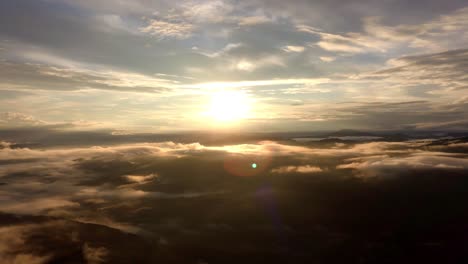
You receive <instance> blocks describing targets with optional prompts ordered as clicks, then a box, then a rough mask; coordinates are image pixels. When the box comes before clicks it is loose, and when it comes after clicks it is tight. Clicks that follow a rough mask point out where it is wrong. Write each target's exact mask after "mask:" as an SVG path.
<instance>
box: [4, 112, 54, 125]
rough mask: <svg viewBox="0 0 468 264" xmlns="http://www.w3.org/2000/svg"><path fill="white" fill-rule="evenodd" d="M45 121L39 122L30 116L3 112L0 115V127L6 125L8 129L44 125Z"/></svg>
mask: <svg viewBox="0 0 468 264" xmlns="http://www.w3.org/2000/svg"><path fill="white" fill-rule="evenodd" d="M44 124H46V122H45V121H42V120H39V119H37V118H35V117H33V116H32V115H27V114H23V113H16V112H3V113H0V127H2V126H5V125H8V127H15V126H30V125H33V126H35V125H44Z"/></svg>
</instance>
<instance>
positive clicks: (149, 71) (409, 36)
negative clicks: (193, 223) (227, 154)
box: [0, 0, 468, 133]
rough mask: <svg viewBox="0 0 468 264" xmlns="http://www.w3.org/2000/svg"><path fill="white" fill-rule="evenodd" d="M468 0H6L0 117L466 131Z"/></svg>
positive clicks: (48, 122) (136, 126)
mask: <svg viewBox="0 0 468 264" xmlns="http://www.w3.org/2000/svg"><path fill="white" fill-rule="evenodd" d="M467 69H468V5H467V3H466V1H462V0H460V1H457V0H447V1H438V0H428V1H402V0H387V1H356V0H351V1H335V0H331V1H306V0H291V1H281V0H269V1H267V0H251V1H221V0H214V1H147V0H134V1H124V0H102V1H91V0H80V1H76V0H16V1H10V0H7V1H1V2H0V128H2V129H10V128H18V127H60V128H63V129H71V130H91V129H111V130H114V131H117V132H121V133H127V132H135V131H136V132H177V131H193V130H216V131H220V130H224V129H228V130H232V129H235V130H242V131H311V130H336V129H364V130H444V131H445V130H464V129H467V128H468V93H467V91H468V78H467V76H468V74H467V73H468V71H467Z"/></svg>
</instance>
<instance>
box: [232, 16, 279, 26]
mask: <svg viewBox="0 0 468 264" xmlns="http://www.w3.org/2000/svg"><path fill="white" fill-rule="evenodd" d="M270 22H272V20H271V19H270V18H268V17H265V16H250V17H241V18H239V22H238V25H239V26H252V25H259V24H265V23H270Z"/></svg>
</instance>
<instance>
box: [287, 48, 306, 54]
mask: <svg viewBox="0 0 468 264" xmlns="http://www.w3.org/2000/svg"><path fill="white" fill-rule="evenodd" d="M283 50H284V51H286V52H299V53H300V52H303V51H304V50H305V47H303V46H284V47H283Z"/></svg>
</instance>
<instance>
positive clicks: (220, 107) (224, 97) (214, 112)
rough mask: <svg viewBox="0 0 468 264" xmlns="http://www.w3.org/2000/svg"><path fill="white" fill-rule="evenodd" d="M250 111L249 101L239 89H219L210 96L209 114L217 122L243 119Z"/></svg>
mask: <svg viewBox="0 0 468 264" xmlns="http://www.w3.org/2000/svg"><path fill="white" fill-rule="evenodd" d="M249 112H250V102H249V100H248V97H247V95H246V94H245V93H243V92H240V91H219V92H216V93H214V94H213V95H212V96H211V106H210V109H209V115H210V116H211V117H212V118H213V119H215V120H216V121H219V122H229V121H236V120H240V119H244V118H247V117H248V114H249Z"/></svg>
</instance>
